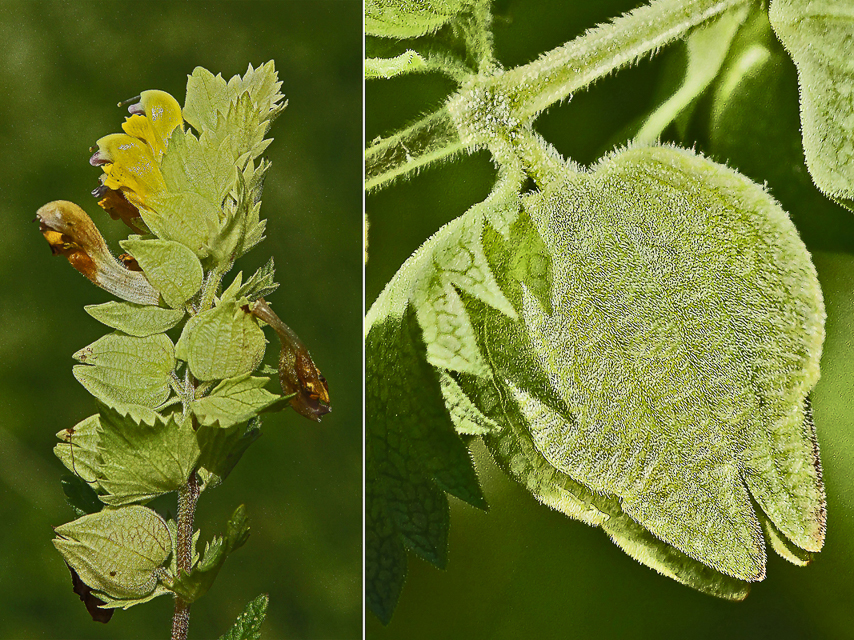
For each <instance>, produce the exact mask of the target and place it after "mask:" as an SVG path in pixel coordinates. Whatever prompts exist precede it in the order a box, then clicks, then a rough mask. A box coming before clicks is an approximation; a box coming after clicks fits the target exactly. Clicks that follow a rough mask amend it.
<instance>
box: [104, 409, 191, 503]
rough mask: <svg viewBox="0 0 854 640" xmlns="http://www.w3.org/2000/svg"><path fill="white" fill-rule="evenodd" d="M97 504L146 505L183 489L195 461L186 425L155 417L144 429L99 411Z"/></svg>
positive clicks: (123, 417)
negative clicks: (156, 498)
mask: <svg viewBox="0 0 854 640" xmlns="http://www.w3.org/2000/svg"><path fill="white" fill-rule="evenodd" d="M99 451H100V456H101V460H102V463H101V468H100V472H101V476H100V478H99V481H100V485H101V487H102V488H103V489H104V490H105V491H106V492H107V494H106V495H103V496H101V500H102V501H103V502H104V503H105V504H108V505H110V506H120V505H125V504H131V503H134V502H147V501H148V500H151V499H152V498H155V497H157V496H159V495H162V494H164V493H169V492H170V491H177V490H178V489H179V488H180V487H182V486H184V485H185V484H186V482H187V478H189V477H190V473H191V472H192V470H193V468H194V467H195V465H196V462H197V461H198V459H199V444H198V441H197V439H196V433H195V431H193V427H192V425H191V423H190V421H189V420H181V421H178V420H176V419H175V417H174V416H173V417H170V418H169V419H163V418H158V420H156V421H155V423H154V424H151V425H150V424H146V423H144V422H138V421H136V420H134V419H132V418H131V417H130V416H127V415H123V414H122V413H121V412H119V411H117V410H114V409H110V408H108V407H103V408H102V409H101V439H100V442H99Z"/></svg>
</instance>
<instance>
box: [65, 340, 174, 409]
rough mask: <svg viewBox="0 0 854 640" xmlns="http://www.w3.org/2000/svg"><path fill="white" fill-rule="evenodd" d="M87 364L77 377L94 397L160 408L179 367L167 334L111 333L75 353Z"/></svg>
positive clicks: (81, 368) (77, 373)
mask: <svg viewBox="0 0 854 640" xmlns="http://www.w3.org/2000/svg"><path fill="white" fill-rule="evenodd" d="M73 357H74V359H75V360H77V361H78V362H82V363H84V364H82V365H77V366H75V367H74V377H75V378H77V380H78V382H80V384H82V385H83V386H84V387H85V388H86V390H87V391H88V392H89V393H91V394H92V395H93V396H95V397H96V398H98V399H99V400H102V401H104V402H106V403H108V404H115V403H119V404H141V405H144V406H146V407H151V408H154V407H157V406H160V405H161V404H163V403H164V402H165V401H166V399H167V398H168V397H169V394H170V393H171V390H170V388H169V381H170V380H171V374H172V370H173V369H174V368H175V354H174V347H173V345H172V341H171V340H170V339H169V337H168V336H166V335H165V334H162V333H161V334H157V335H153V336H147V337H144V338H137V337H134V336H128V335H125V334H123V333H119V332H115V333H108V334H107V335H105V336H104V337H102V338H100V339H98V340H96V341H95V342H93V343H92V344H90V345H89V346H88V347H84V348H83V349H81V350H80V351H78V352H77V353H75V354H74V356H73Z"/></svg>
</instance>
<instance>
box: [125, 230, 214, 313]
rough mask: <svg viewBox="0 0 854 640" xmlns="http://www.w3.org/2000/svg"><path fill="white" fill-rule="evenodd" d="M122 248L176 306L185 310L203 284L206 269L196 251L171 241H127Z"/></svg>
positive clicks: (167, 299)
mask: <svg viewBox="0 0 854 640" xmlns="http://www.w3.org/2000/svg"><path fill="white" fill-rule="evenodd" d="M120 244H121V246H122V249H124V250H125V251H127V252H128V253H130V254H131V255H132V256H133V257H134V258H135V259H136V261H137V262H138V263H139V266H140V268H141V269H142V271H143V273H145V277H146V278H148V281H149V282H150V283H151V284H152V285H153V286H154V288H155V289H157V290H158V291H160V294H161V295H162V296H163V299H164V300H165V301H166V304H168V305H169V306H170V307H172V308H173V309H183V308H184V303H185V302H187V300H189V299H190V298H192V297H193V296H194V295H195V294H196V292H197V291H198V290H199V288H201V286H202V278H203V276H204V272H203V271H202V265H201V263H200V262H199V259H198V258H197V257H196V256H195V254H194V253H193V252H192V251H190V249H188V248H187V247H186V246H184V245H183V244H180V243H178V242H172V241H169V240H142V239H135V238H131V239H129V240H123V241H122V242H121V243H120Z"/></svg>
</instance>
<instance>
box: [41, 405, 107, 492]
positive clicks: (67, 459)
mask: <svg viewBox="0 0 854 640" xmlns="http://www.w3.org/2000/svg"><path fill="white" fill-rule="evenodd" d="M100 431H101V423H100V416H99V415H98V414H97V413H96V414H95V415H94V416H89V417H88V418H86V419H85V420H81V421H80V422H78V423H77V424H76V425H74V426H73V427H71V428H70V429H63V430H62V431H60V432H59V433H57V434H56V437H57V438H59V439H60V440H62V443H61V444H58V445H56V446H55V447H54V449H53V453H54V455H56V457H57V458H59V460H60V461H61V462H62V464H64V465H65V466H66V467H67V468H68V470H69V471H71V473H73V474H74V475H75V476H77V477H79V478H80V479H81V480H83V481H84V482H86V483H87V484H88V485H90V486H91V487H92V488H93V489H95V490H97V489H98V488H99V485H98V476H99V475H100V468H101V460H100V456H99V454H98V443H99V442H100V440H101V435H100Z"/></svg>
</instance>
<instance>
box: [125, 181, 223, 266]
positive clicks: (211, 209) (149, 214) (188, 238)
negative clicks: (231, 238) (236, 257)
mask: <svg viewBox="0 0 854 640" xmlns="http://www.w3.org/2000/svg"><path fill="white" fill-rule="evenodd" d="M148 206H149V207H150V208H146V207H141V208H140V210H139V212H140V215H141V216H142V219H143V220H144V221H145V224H147V225H148V228H149V229H151V231H152V232H154V233H155V234H156V235H157V237H159V238H161V239H163V240H173V241H174V242H180V243H181V244H183V245H184V246H185V247H187V248H189V249H190V250H191V251H192V252H193V253H195V254H196V255H197V256H198V257H199V258H201V259H204V258H205V257H207V256H208V254H209V253H210V251H211V247H210V243H211V239H212V238H213V237H214V235H215V234H216V229H217V225H218V221H219V216H220V208H219V207H218V206H217V205H215V204H214V203H212V202H210V201H209V200H206V199H205V198H203V197H202V196H200V195H199V194H197V193H193V192H191V191H183V192H179V193H161V194H158V195H157V196H154V197H152V198H150V199H149V201H148Z"/></svg>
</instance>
